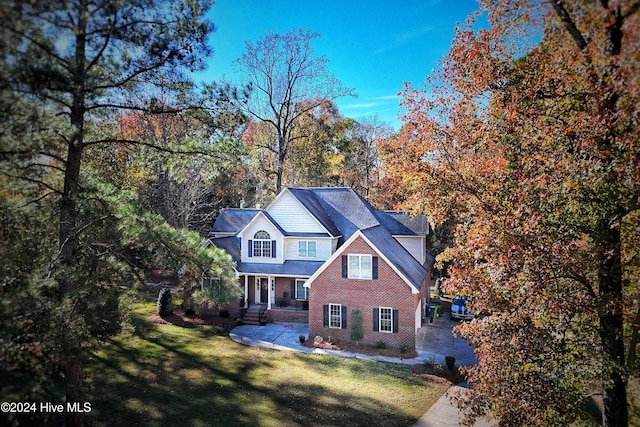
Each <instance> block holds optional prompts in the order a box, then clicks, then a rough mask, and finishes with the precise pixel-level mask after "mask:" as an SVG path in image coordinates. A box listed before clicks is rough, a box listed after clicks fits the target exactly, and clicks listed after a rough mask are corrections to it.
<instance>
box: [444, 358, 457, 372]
mask: <svg viewBox="0 0 640 427" xmlns="http://www.w3.org/2000/svg"><path fill="white" fill-rule="evenodd" d="M444 363H446V364H447V368H449V370H450V371H453V368H454V367H455V366H456V358H455V357H453V356H445V358H444Z"/></svg>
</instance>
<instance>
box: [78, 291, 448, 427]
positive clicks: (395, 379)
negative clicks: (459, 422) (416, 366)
mask: <svg viewBox="0 0 640 427" xmlns="http://www.w3.org/2000/svg"><path fill="white" fill-rule="evenodd" d="M154 311H155V304H154V303H153V302H151V301H149V302H146V303H141V304H139V305H138V306H137V307H136V320H135V323H136V331H135V333H134V334H133V335H130V336H125V335H119V336H117V337H115V338H114V339H113V340H112V341H111V342H110V343H109V344H108V345H106V346H105V347H104V348H103V349H102V350H101V351H100V352H98V353H96V354H95V356H94V357H93V358H92V359H91V360H90V361H89V363H88V380H87V392H88V396H89V400H90V402H91V403H92V412H91V413H90V415H89V417H88V420H87V421H88V424H91V425H95V426H110V425H146V426H154V425H158V426H159V425H190V426H198V425H202V426H208V425H233V426H244V425H246V426H248V425H252V426H254V425H259V426H276V425H277V426H303V425H304V426H308V425H335V426H337V425H344V426H357V425H369V426H374V425H406V426H410V425H412V424H413V423H414V422H415V421H416V420H417V419H418V418H419V417H420V416H421V415H422V414H424V412H425V411H426V410H427V409H428V408H429V407H430V406H431V405H432V404H433V402H435V401H436V400H437V399H438V398H439V397H440V396H441V395H442V393H443V392H444V391H445V389H446V388H447V385H446V384H442V383H437V382H434V383H431V382H427V381H425V380H424V379H422V378H420V377H418V376H416V375H415V374H412V373H411V368H410V367H408V366H401V365H394V364H386V363H381V362H372V361H363V360H354V359H346V358H340V357H334V356H322V355H312V354H301V353H294V352H287V351H283V352H278V351H275V350H263V349H258V348H252V347H245V346H242V345H240V344H237V343H235V342H233V341H231V340H230V339H229V338H228V336H227V333H228V332H227V331H228V329H225V328H222V327H219V326H213V325H202V326H197V327H193V328H183V327H178V326H173V325H159V324H151V323H148V322H147V321H146V319H147V318H148V317H149V316H150V315H152V314H153V313H154Z"/></svg>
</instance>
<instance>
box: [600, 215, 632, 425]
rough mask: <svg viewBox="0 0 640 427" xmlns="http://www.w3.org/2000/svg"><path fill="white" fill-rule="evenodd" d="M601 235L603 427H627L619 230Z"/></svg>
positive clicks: (609, 230) (608, 230) (608, 231)
mask: <svg viewBox="0 0 640 427" xmlns="http://www.w3.org/2000/svg"><path fill="white" fill-rule="evenodd" d="M605 227H606V228H607V229H606V230H603V231H604V233H603V234H604V238H603V243H602V245H603V251H602V254H601V259H600V266H599V271H598V276H599V277H598V281H599V285H600V290H599V293H600V301H601V304H602V306H601V309H600V313H599V317H600V340H601V344H602V362H603V373H602V393H603V406H604V411H603V414H602V425H603V427H613V426H615V427H625V426H627V425H628V424H629V414H628V409H627V388H626V374H625V357H624V341H623V339H624V338H623V329H622V328H623V319H622V309H623V306H622V301H623V299H622V265H621V258H620V230H618V229H612V228H610V227H609V226H608V225H605Z"/></svg>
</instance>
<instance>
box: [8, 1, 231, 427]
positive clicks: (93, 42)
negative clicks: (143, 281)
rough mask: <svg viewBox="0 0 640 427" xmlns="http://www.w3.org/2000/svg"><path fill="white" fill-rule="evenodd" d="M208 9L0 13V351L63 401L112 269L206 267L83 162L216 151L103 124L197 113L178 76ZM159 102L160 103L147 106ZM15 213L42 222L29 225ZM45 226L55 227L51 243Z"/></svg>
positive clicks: (78, 390) (150, 4) (76, 384)
mask: <svg viewBox="0 0 640 427" xmlns="http://www.w3.org/2000/svg"><path fill="white" fill-rule="evenodd" d="M209 4H210V2H208V1H191V0H189V1H172V2H156V1H150V0H133V1H128V2H119V1H111V0H104V1H97V2H86V1H80V0H69V1H63V2H39V1H10V0H9V1H4V2H2V3H1V4H0V16H1V17H2V19H3V25H2V27H1V29H0V54H1V55H2V60H1V61H0V70H1V71H0V76H1V77H0V108H1V109H2V113H3V114H2V115H1V116H2V118H1V120H2V124H3V129H6V131H3V132H2V133H1V134H0V144H1V145H0V160H1V165H0V172H1V173H2V175H3V177H4V179H3V180H2V184H3V188H2V196H3V199H2V202H1V203H0V208H1V209H2V212H1V213H2V215H3V219H6V220H4V221H3V223H2V226H3V227H14V226H15V227H16V228H15V230H13V231H12V230H11V229H7V228H3V230H2V234H3V237H10V238H12V239H11V240H10V241H9V242H6V243H5V244H6V245H7V246H6V249H5V247H3V249H2V251H3V256H4V255H11V256H12V260H10V261H7V265H8V267H7V269H6V270H5V271H4V272H8V274H10V276H5V277H3V278H2V280H3V283H2V285H3V286H2V292H3V295H2V300H3V311H2V315H3V317H2V319H1V320H2V326H3V327H2V328H0V329H1V330H2V339H0V344H2V352H3V353H2V354H3V360H5V361H7V362H10V363H14V364H15V366H23V367H24V366H27V367H30V368H32V369H33V368H35V365H33V364H32V363H26V364H21V361H27V362H28V361H29V360H32V361H33V360H36V359H37V358H35V359H34V358H33V357H32V356H34V355H37V356H38V357H40V358H41V359H43V360H46V361H47V365H46V366H49V367H51V370H52V371H54V372H58V370H60V371H61V372H60V374H59V375H60V377H62V378H64V382H65V394H66V400H67V402H69V403H71V402H83V401H84V399H83V395H82V382H83V356H84V355H85V354H86V351H87V350H88V349H90V348H91V344H93V343H95V341H96V340H97V339H99V338H100V337H103V336H104V334H102V333H101V332H100V331H99V329H96V327H98V326H99V324H100V322H99V319H96V318H95V317H93V316H95V315H97V314H100V313H102V312H103V311H102V310H99V309H98V307H100V306H102V307H103V308H106V307H108V305H101V304H102V303H101V302H100V301H101V300H102V296H103V295H104V294H105V293H104V292H102V291H103V289H102V287H103V286H110V285H111V284H113V283H118V282H119V281H123V280H124V279H125V277H128V278H129V279H131V274H124V273H123V272H124V271H125V267H127V266H130V265H133V264H134V263H133V260H134V259H135V258H136V257H137V256H138V255H139V254H140V253H142V252H141V251H139V249H141V248H144V253H145V254H146V255H149V256H150V257H151V259H150V260H149V261H150V262H154V261H155V262H159V261H161V260H162V261H163V262H169V260H172V261H173V262H174V263H177V262H180V263H181V264H183V265H186V266H187V268H188V269H189V270H193V271H198V270H203V269H209V268H210V267H211V266H212V263H214V261H213V260H214V259H215V258H216V257H217V256H218V255H219V254H214V253H213V252H211V251H210V250H204V249H202V248H200V247H199V244H200V238H199V237H198V236H195V235H193V234H188V233H184V232H182V231H180V230H175V229H173V228H171V227H169V226H168V225H167V224H166V223H165V222H164V221H162V220H161V219H160V218H159V217H158V216H155V215H150V214H148V213H146V212H144V211H142V210H141V209H140V206H139V204H138V203H137V199H136V197H135V195H134V194H132V193H131V192H130V191H126V190H124V191H123V190H121V189H118V188H117V187H115V186H114V185H113V184H112V183H109V182H102V181H101V180H100V173H95V170H92V169H91V168H87V165H88V164H87V163H85V161H86V155H87V152H88V151H89V150H90V149H95V148H98V147H104V146H110V145H112V144H119V145H120V146H132V145H137V144H142V145H145V146H148V147H152V148H154V149H157V150H159V151H161V152H165V153H172V154H175V155H180V156H181V155H186V154H198V153H199V154H203V155H209V154H212V155H213V156H215V153H216V147H215V146H209V147H207V146H203V145H202V144H199V143H198V141H194V140H191V141H189V143H188V144H181V145H176V144H173V143H171V142H170V141H169V142H167V143H166V144H164V143H162V144H161V143H158V142H150V141H142V140H125V139H123V138H120V137H119V136H118V134H117V132H115V126H114V121H115V120H114V119H115V118H116V117H117V116H118V115H119V114H121V113H122V112H124V111H148V112H152V113H161V112H163V113H167V112H177V111H182V110H183V109H185V108H188V107H189V108H200V107H203V106H205V104H206V102H207V100H206V99H205V98H203V97H202V96H200V93H199V92H198V91H197V90H196V88H195V86H194V85H193V84H192V83H191V82H190V80H189V78H187V74H186V73H187V72H189V71H194V70H198V69H200V68H201V66H202V60H203V58H204V57H205V56H206V55H207V54H208V53H209V48H208V47H207V44H206V38H207V35H208V34H209V33H210V31H211V30H212V28H213V26H212V24H211V23H210V22H209V21H208V20H207V19H206V18H205V13H206V12H207V8H208V6H209ZM159 94H162V96H163V97H164V99H168V100H170V102H168V103H162V102H158V100H159V99H161V97H160V96H158V95H159ZM194 104H195V105H194ZM115 154H116V155H117V154H118V153H115ZM52 207H53V208H52ZM25 209H28V210H30V211H31V212H34V213H36V214H37V216H36V217H35V218H38V219H39V220H40V221H41V222H43V223H44V222H46V227H43V230H39V229H38V225H37V222H36V223H34V221H33V220H31V218H30V217H29V216H28V215H27V214H25V212H24V211H23V210H25ZM45 209H46V211H45ZM45 212H47V214H46V215H48V217H46V215H45ZM50 225H53V228H54V229H56V230H55V231H54V232H53V236H52V234H51V230H50V227H49V226H50ZM32 232H36V233H38V235H39V236H40V235H41V236H43V239H42V240H41V241H38V245H37V246H33V244H32V243H33V240H32V239H28V240H25V241H24V243H23V242H22V241H21V240H20V239H15V237H17V236H19V235H20V234H21V233H23V234H24V235H25V236H28V235H29V233H32ZM16 233H17V234H16ZM52 237H53V238H52ZM21 248H22V249H28V248H31V249H35V250H37V251H38V252H37V254H34V255H33V257H32V259H31V260H30V261H29V263H28V264H27V265H29V266H30V267H34V268H28V269H25V268H20V265H21V263H22V262H24V261H25V259H24V255H22V258H21V254H22V251H21ZM36 260H38V261H39V262H40V263H39V265H38V266H34V265H33V262H34V261H36ZM226 261H229V260H228V259H227V260H226ZM226 261H225V263H224V265H225V266H226V267H224V268H226V269H227V270H229V269H230V264H229V262H226ZM23 273H24V276H22V275H21V274H23ZM14 274H15V276H14ZM234 282H235V281H234ZM25 302H26V303H28V304H25V305H21V304H23V303H25ZM14 303H15V304H14ZM38 306H39V307H38ZM21 310H24V311H25V313H21V316H31V317H32V318H37V319H42V320H43V322H36V323H38V325H37V327H36V325H34V323H33V322H29V321H20V322H15V321H13V320H15V319H17V317H16V316H15V315H16V314H17V311H21ZM12 315H14V317H11V316H12ZM110 315H113V313H111V314H110ZM44 320H46V321H44ZM92 325H94V326H95V327H94V326H92ZM5 326H7V327H5ZM7 356H11V358H8V357H7ZM82 424H83V414H82V413H74V412H68V413H66V425H68V426H76V425H82Z"/></svg>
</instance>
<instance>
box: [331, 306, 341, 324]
mask: <svg viewBox="0 0 640 427" xmlns="http://www.w3.org/2000/svg"><path fill="white" fill-rule="evenodd" d="M329 327H330V328H338V329H340V328H342V305H340V304H329Z"/></svg>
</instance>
